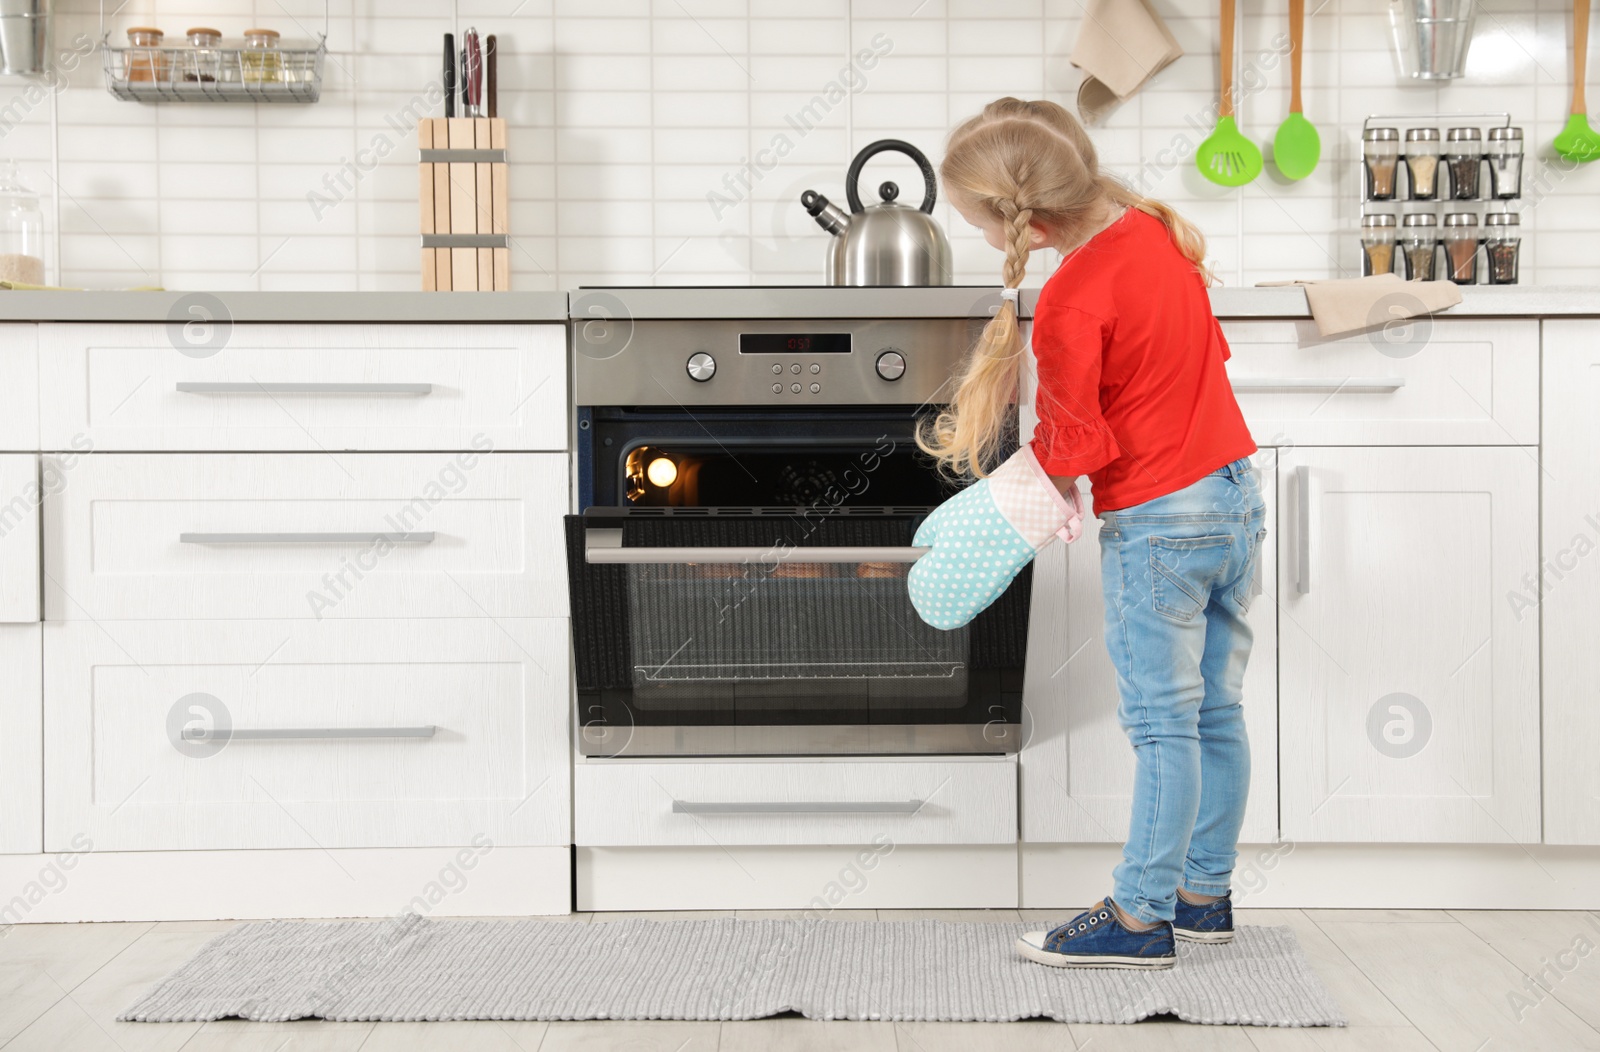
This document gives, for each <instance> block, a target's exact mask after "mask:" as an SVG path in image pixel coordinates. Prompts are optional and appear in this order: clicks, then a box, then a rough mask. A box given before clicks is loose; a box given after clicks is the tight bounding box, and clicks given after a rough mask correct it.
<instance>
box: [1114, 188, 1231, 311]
mask: <svg viewBox="0 0 1600 1052" xmlns="http://www.w3.org/2000/svg"><path fill="white" fill-rule="evenodd" d="M1100 181H1101V184H1102V185H1104V186H1105V189H1106V196H1107V197H1109V198H1110V199H1111V200H1113V201H1115V202H1116V203H1117V204H1119V205H1123V206H1125V207H1127V208H1137V209H1138V210H1139V211H1141V212H1143V213H1145V214H1146V215H1151V216H1154V217H1155V218H1157V219H1159V220H1161V224H1162V225H1163V226H1165V227H1166V228H1167V234H1168V235H1169V236H1170V237H1171V238H1172V243H1173V245H1175V246H1176V247H1177V249H1178V251H1179V253H1181V254H1182V255H1183V258H1184V259H1187V260H1188V261H1189V262H1190V263H1193V264H1194V267H1195V269H1196V270H1198V271H1199V272H1200V278H1201V280H1202V281H1204V282H1205V283H1206V284H1207V285H1214V284H1216V278H1215V276H1214V275H1213V274H1212V273H1211V268H1210V267H1208V266H1206V237H1205V235H1204V234H1202V233H1200V228H1199V227H1197V226H1195V225H1194V224H1193V223H1191V222H1189V221H1188V220H1187V219H1185V218H1183V216H1181V215H1179V214H1178V213H1177V210H1176V209H1174V208H1173V207H1172V206H1171V205H1169V204H1167V203H1166V202H1165V201H1157V200H1156V199H1155V198H1153V197H1145V196H1144V195H1143V194H1141V193H1139V192H1138V191H1137V190H1132V189H1129V188H1128V187H1127V186H1124V185H1123V184H1122V183H1121V182H1120V181H1119V180H1117V179H1115V178H1113V177H1111V176H1109V175H1102V176H1101V177H1100Z"/></svg>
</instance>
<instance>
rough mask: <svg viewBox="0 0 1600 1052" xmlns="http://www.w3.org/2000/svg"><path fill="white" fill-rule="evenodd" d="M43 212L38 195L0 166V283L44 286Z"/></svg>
mask: <svg viewBox="0 0 1600 1052" xmlns="http://www.w3.org/2000/svg"><path fill="white" fill-rule="evenodd" d="M44 258H45V257H44V210H43V209H42V208H40V207H39V195H38V194H36V193H34V192H33V191H32V190H30V189H28V188H27V186H25V185H24V184H23V182H22V180H21V178H20V177H19V176H18V175H17V166H16V165H15V164H12V163H11V162H10V161H5V162H0V280H4V281H14V282H18V283H21V284H24V285H43V284H44V270H45V267H44Z"/></svg>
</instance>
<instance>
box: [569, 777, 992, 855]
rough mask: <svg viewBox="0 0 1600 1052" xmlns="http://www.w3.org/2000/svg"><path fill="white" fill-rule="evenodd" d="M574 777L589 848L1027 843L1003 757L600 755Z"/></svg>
mask: <svg viewBox="0 0 1600 1052" xmlns="http://www.w3.org/2000/svg"><path fill="white" fill-rule="evenodd" d="M573 783H574V820H573V835H574V840H573V842H574V843H575V844H577V845H579V846H588V847H597V846H598V847H621V846H647V847H659V846H668V845H690V844H699V845H706V846H720V845H729V844H738V845H756V844H871V843H875V842H881V841H880V838H883V837H887V838H888V839H889V841H891V842H892V843H894V844H1014V843H1016V840H1017V771H1016V765H1015V764H1014V763H1012V762H1011V761H1010V760H1009V759H1007V758H1004V757H986V758H976V757H975V758H971V759H962V760H929V761H925V762H924V761H902V760H850V759H840V760H815V761H776V762H749V763H739V762H731V761H718V760H696V761H692V762H676V763H640V762H635V761H631V760H599V761H594V760H592V761H589V762H587V763H580V764H578V765H577V767H576V769H575V770H574V772H573Z"/></svg>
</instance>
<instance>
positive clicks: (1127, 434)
mask: <svg viewBox="0 0 1600 1052" xmlns="http://www.w3.org/2000/svg"><path fill="white" fill-rule="evenodd" d="M940 176H941V177H942V179H943V182H944V185H945V192H946V193H947V194H948V195H949V200H950V202H951V204H952V205H953V206H954V207H955V209H956V210H957V211H958V212H960V213H961V215H962V217H963V218H964V219H966V220H967V221H968V222H969V223H971V224H972V225H973V226H975V227H977V228H978V229H979V230H982V231H983V235H984V239H985V240H986V241H988V243H989V244H990V245H992V246H993V247H995V248H997V249H999V250H1001V251H1002V252H1004V253H1005V257H1006V258H1005V265H1004V267H1003V268H1002V271H1001V273H1002V275H1003V276H1004V280H1005V285H1006V288H1007V290H1008V293H1007V295H1006V296H1005V298H1004V299H1003V300H1002V302H1001V307H1000V310H999V313H998V314H997V315H996V316H995V318H994V319H993V320H992V321H991V322H990V323H989V324H988V326H987V328H986V329H985V330H984V333H983V337H982V339H981V340H980V342H979V344H978V346H977V348H976V349H975V350H974V352H973V354H972V357H971V359H970V361H969V363H968V365H967V367H966V369H965V372H964V373H963V375H962V376H961V377H960V380H959V384H958V386H957V387H956V390H955V393H954V397H953V399H952V400H951V402H950V405H949V408H948V409H947V410H946V411H945V412H943V413H941V414H940V415H939V417H938V418H937V419H936V420H935V421H933V422H932V423H931V425H930V426H928V427H926V428H925V429H924V432H923V434H922V435H921V436H920V437H919V442H920V444H921V445H922V446H923V448H924V449H925V450H926V451H927V452H928V453H930V454H932V455H934V456H935V457H937V458H939V460H940V461H941V462H942V463H943V464H944V465H945V466H946V467H948V468H950V469H952V470H954V471H956V472H958V473H961V474H966V475H973V476H977V477H979V478H980V479H984V478H985V476H986V475H988V474H989V472H988V470H987V469H988V468H989V467H990V466H991V465H992V464H993V462H994V460H995V458H996V455H997V453H998V452H999V451H1000V448H1001V446H1002V444H1003V443H1004V442H1005V438H1006V430H1007V428H1008V426H1010V424H1011V413H1010V403H1011V402H1012V401H1013V400H1014V398H1015V396H1016V392H1017V389H1018V380H1019V375H1020V372H1021V368H1022V365H1023V362H1024V353H1025V352H1024V348H1023V346H1022V341H1021V338H1020V334H1019V332H1018V325H1017V314H1016V300H1015V293H1011V292H1009V290H1011V289H1015V288H1016V287H1017V286H1019V285H1020V284H1021V283H1022V278H1023V274H1024V272H1025V271H1026V269H1027V266H1028V257H1029V255H1030V254H1031V253H1032V252H1034V251H1035V250H1037V249H1041V248H1045V247H1051V248H1055V249H1057V250H1058V251H1060V252H1061V253H1062V254H1063V256H1064V257H1065V258H1064V259H1063V260H1062V262H1061V265H1060V266H1059V267H1057V268H1056V270H1055V273H1053V274H1052V275H1051V276H1050V278H1049V280H1047V281H1046V282H1045V284H1044V287H1043V289H1041V290H1040V293H1039V301H1038V306H1037V307H1036V308H1035V311H1034V318H1033V354H1034V359H1035V362H1036V365H1037V392H1036V396H1035V400H1034V406H1035V410H1036V413H1037V416H1038V425H1037V427H1036V429H1035V431H1034V435H1033V440H1032V442H1031V443H1030V444H1029V445H1028V446H1024V447H1023V448H1022V449H1021V450H1019V451H1018V453H1017V455H1016V456H1014V457H1012V458H1011V459H1010V460H1008V461H1007V462H1006V464H1005V465H1004V466H1002V467H1001V468H1000V469H998V470H996V471H995V472H994V473H993V477H992V478H988V479H987V480H986V482H980V483H978V484H976V485H974V486H970V487H967V490H964V491H963V493H962V494H961V495H958V496H957V497H956V498H953V500H952V502H950V503H953V502H954V501H960V500H962V499H963V498H964V497H966V496H967V493H968V491H971V490H975V489H979V488H986V489H988V490H989V491H990V493H989V494H988V495H987V497H985V498H984V499H989V498H992V501H993V503H994V504H995V505H996V506H997V507H998V510H999V512H1000V514H1001V516H1002V517H1004V518H1006V519H1007V520H1008V521H1009V522H1011V523H1012V524H1013V525H1015V526H1016V532H1017V534H1021V535H1022V539H1023V541H1024V542H1025V543H1023V544H1022V545H1021V546H1022V547H1023V548H1029V547H1030V546H1031V548H1032V550H1028V551H1026V552H1025V558H1024V560H1023V562H1024V563H1025V561H1026V558H1031V557H1032V555H1033V551H1036V550H1037V548H1038V547H1042V546H1043V544H1044V543H1048V542H1049V539H1050V536H1051V532H1052V530H1051V527H1054V526H1056V525H1057V524H1063V525H1062V530H1063V532H1062V536H1065V537H1067V538H1068V539H1070V538H1071V536H1074V535H1075V532H1070V531H1069V528H1068V527H1069V525H1071V524H1073V523H1072V515H1071V512H1072V508H1071V507H1070V502H1075V501H1076V500H1077V477H1078V476H1080V475H1087V476H1089V483H1090V487H1091V491H1092V498H1093V504H1094V514H1095V515H1097V516H1098V517H1099V518H1100V521H1101V527H1100V565H1101V577H1102V583H1103V587H1104V591H1105V608H1106V621H1105V629H1106V648H1107V649H1108V650H1109V651H1110V654H1111V660H1112V663H1113V664H1114V665H1115V666H1116V670H1117V688H1118V692H1119V694H1120V695H1121V704H1120V705H1119V707H1118V710H1117V716H1118V719H1119V721H1120V723H1121V725H1122V727H1123V729H1124V730H1125V731H1126V732H1127V735H1128V739H1129V740H1130V741H1131V742H1132V744H1133V750H1134V761H1135V776H1134V788H1133V821H1132V827H1131V829H1130V831H1129V835H1128V841H1127V844H1126V846H1125V847H1124V848H1123V853H1122V862H1121V864H1120V865H1118V866H1117V867H1116V870H1115V872H1114V873H1113V875H1112V889H1111V894H1110V895H1109V896H1108V897H1106V898H1105V899H1103V900H1101V901H1100V902H1099V903H1097V904H1096V905H1095V906H1093V907H1091V908H1090V909H1088V910H1087V911H1085V912H1083V913H1080V914H1079V915H1078V916H1076V917H1074V918H1073V919H1072V920H1071V921H1069V922H1068V923H1066V924H1063V925H1061V926H1060V927H1058V928H1056V929H1054V930H1053V931H1049V932H1031V933H1029V934H1027V935H1025V936H1023V937H1022V938H1021V939H1020V940H1018V943H1017V948H1018V951H1019V952H1020V953H1022V954H1023V955H1024V956H1026V957H1028V958H1029V959H1031V960H1034V961H1038V962H1040V963H1043V964H1051V965H1061V966H1067V965H1081V966H1091V967H1143V968H1167V967H1171V966H1172V965H1173V964H1174V963H1175V962H1176V959H1177V957H1176V953H1175V951H1174V946H1173V938H1174V937H1175V936H1176V937H1177V938H1183V939H1191V940H1196V941H1200V942H1211V943H1216V942H1226V941H1228V940H1229V939H1231V938H1232V937H1233V917H1232V906H1231V903H1230V901H1229V878H1230V876H1231V874H1232V871H1233V864H1234V860H1235V858H1236V856H1237V841H1238V836H1239V827H1240V825H1241V823H1242V822H1243V819H1244V808H1245V797H1246V792H1247V789H1248V788H1249V783H1250V753H1249V747H1248V743H1247V742H1246V739H1245V726H1244V718H1243V711H1242V708H1241V705H1240V697H1241V686H1242V681H1243V677H1244V670H1245V662H1246V661H1247V659H1248V658H1249V656H1250V642H1251V633H1250V626H1249V624H1248V623H1247V622H1246V620H1245V611H1246V609H1247V608H1248V606H1249V604H1250V599H1251V584H1252V582H1253V580H1254V576H1255V569H1256V563H1257V561H1258V559H1259V553H1260V549H1261V541H1262V538H1263V537H1264V536H1265V533H1266V531H1265V530H1264V529H1263V526H1262V523H1263V518H1264V515H1265V508H1264V507H1263V504H1262V500H1261V493H1260V490H1259V487H1258V483H1257V480H1256V475H1255V471H1254V469H1253V468H1252V466H1251V463H1250V460H1249V459H1248V458H1249V456H1250V454H1252V453H1254V452H1255V450H1256V445H1255V443H1254V442H1253V441H1252V440H1251V437H1250V432H1249V430H1248V429H1247V428H1246V426H1245V423H1244V418H1243V416H1242V415H1241V414H1240V412H1239V407H1238V404H1237V403H1236V402H1235V401H1234V397H1233V390H1232V388H1231V387H1230V386H1229V383H1228V376H1227V373H1226V372H1225V370H1224V367H1223V363H1224V362H1225V361H1226V360H1227V358H1228V356H1229V352H1228V345H1227V343H1226V342H1225V341H1224V340H1223V337H1222V332H1221V329H1220V327H1219V326H1218V324H1217V320H1216V318H1215V317H1214V316H1213V315H1212V313H1211V304H1210V300H1209V298H1208V297H1207V294H1206V286H1207V285H1208V284H1210V277H1211V276H1210V274H1209V273H1208V272H1207V270H1206V268H1205V265H1204V263H1203V260H1204V258H1205V240H1204V238H1202V237H1201V235H1200V232H1199V231H1198V230H1196V229H1195V228H1194V227H1193V226H1192V225H1190V224H1189V223H1188V222H1187V221H1185V220H1184V219H1183V218H1181V217H1180V216H1179V215H1178V214H1177V213H1175V212H1174V211H1173V210H1172V209H1171V208H1169V207H1168V206H1166V205H1164V204H1161V203H1159V202H1156V201H1152V200H1149V199H1148V198H1144V197H1141V196H1140V195H1138V194H1136V193H1134V192H1132V191H1131V190H1129V189H1128V188H1127V187H1125V186H1123V185H1122V184H1121V183H1119V182H1117V181H1116V180H1115V179H1113V178H1112V177H1110V176H1108V175H1105V174H1104V173H1102V172H1101V171H1100V168H1099V164H1098V161H1097V158H1096V156H1095V150H1094V146H1093V144H1091V143H1090V141H1089V137H1088V135H1087V134H1086V133H1085V132H1084V130H1083V127H1082V126H1081V125H1080V124H1079V123H1078V122H1077V120H1075V119H1074V118H1073V117H1072V115H1071V114H1069V113H1068V112H1067V111H1066V110H1065V109H1063V108H1062V107H1060V106H1058V105H1056V104H1055V103H1053V102H1043V101H1037V102H1023V101H1020V100H1018V99H1012V98H1005V99H1000V100H998V101H996V102H993V103H990V104H989V105H988V106H986V107H985V108H984V110H983V112H982V113H981V114H980V115H978V116H977V117H974V118H972V119H971V120H969V121H967V122H966V123H964V124H962V125H961V126H960V127H958V128H956V130H955V131H954V132H953V133H952V134H951V136H950V142H949V146H948V149H947V151H946V154H945V158H944V163H943V164H942V165H941V166H940ZM1018 460H1022V461H1025V462H1030V463H1031V464H1032V469H1031V470H1023V469H1022V468H1015V467H1014V463H1013V462H1016V461H1018ZM1039 469H1042V470H1039ZM1030 475H1031V476H1032V477H1033V478H1034V479H1035V480H1036V481H1035V482H1034V486H1035V488H1036V489H1037V490H1039V491H1049V490H1050V487H1051V485H1053V486H1054V489H1055V491H1056V492H1048V493H1047V494H1042V493H1040V492H1035V493H1028V494H1024V495H1023V496H1019V494H1022V493H1023V491H1022V490H1021V489H1019V488H1018V487H1019V484H1020V480H1023V479H1027V478H1029V477H1030ZM1046 476H1048V482H1046V480H1045V479H1046ZM1007 480H1009V481H1007ZM986 483H993V485H987V484H986ZM1062 495H1065V496H1066V498H1067V503H1066V504H1065V505H1064V506H1063V508H1062V511H1061V513H1060V514H1059V515H1056V517H1055V518H1053V519H1051V521H1050V522H1049V523H1047V524H1046V525H1045V526H1044V527H1043V528H1042V532H1041V530H1040V529H1039V528H1035V529H1034V532H1033V535H1032V536H1031V537H1030V536H1029V534H1028V529H1027V528H1026V527H1025V526H1024V525H1022V524H1023V523H1025V522H1034V523H1035V524H1036V523H1037V520H1038V519H1039V518H1040V515H1041V514H1042V509H1045V508H1046V507H1047V506H1048V502H1049V501H1055V502H1057V503H1062V502H1061V497H1062ZM975 499H978V498H977V497H974V498H971V499H970V500H969V501H968V504H967V505H966V507H967V510H968V512H970V510H971V508H972V504H971V500H975ZM1025 499H1032V500H1034V501H1035V502H1036V503H1035V504H1034V513H1033V514H1031V515H1029V514H1019V513H1017V512H1015V511H1014V509H1015V508H1016V507H1018V506H1020V505H1019V504H1018V502H1019V501H1023V500H1025ZM1008 503H1009V505H1010V506H1009V507H1008ZM949 506H950V504H949V503H947V505H946V507H949ZM944 510H945V509H944V508H941V509H939V510H938V511H936V512H935V513H934V514H933V515H932V516H930V517H929V522H930V523H931V524H932V526H930V528H929V530H928V538H929V540H930V541H931V542H932V546H933V548H934V551H933V552H930V553H929V555H927V556H924V558H923V560H922V561H919V563H918V564H917V571H915V572H919V573H923V581H922V586H924V587H926V585H927V582H928V579H929V578H930V577H937V578H939V579H940V580H941V581H943V580H945V579H949V580H952V581H955V580H960V579H962V577H963V575H962V573H961V570H967V569H976V565H975V560H978V559H980V558H981V557H980V556H974V555H971V554H970V552H971V551H973V550H974V544H981V543H983V542H981V541H979V542H973V541H954V540H951V539H950V538H951V536H952V535H953V534H954V533H956V532H957V531H956V530H953V529H952V526H953V525H954V522H953V521H952V520H951V518H950V517H949V516H948V515H947V516H943V517H941V515H940V513H941V512H943V511H944ZM968 521H971V520H970V519H965V518H964V519H963V520H961V522H962V524H963V525H965V524H966V522H968ZM941 534H942V535H941ZM920 536H921V535H920V534H919V538H920ZM1013 536H1014V535H1013ZM917 543H919V544H921V543H923V540H921V539H919V540H918V542H917ZM936 553H937V554H939V556H940V558H941V559H942V560H944V562H942V563H930V564H929V569H928V570H927V571H926V572H924V571H923V565H922V564H923V562H925V561H927V560H928V559H930V558H932V557H933V555H934V554H936ZM986 554H987V555H989V556H990V557H992V555H993V553H986ZM963 560H966V562H965V563H963V562H962V561H963ZM957 564H960V566H959V569H956V570H955V571H954V572H946V571H949V570H951V569H952V567H955V566H956V565H957ZM1019 568H1020V567H1019ZM983 572H984V571H983V570H978V574H980V575H981V574H982V573H983ZM1011 572H1013V573H1014V571H1011ZM964 576H965V577H966V578H970V577H973V576H974V574H973V573H970V572H969V573H966V574H965V575H964ZM1003 583H1004V582H1001V585H1002V586H1003ZM918 587H919V583H918V582H917V581H914V582H913V598H914V599H920V598H921V597H922V595H923V593H919V592H918V591H917V590H916V589H917V588H918ZM936 587H937V585H936ZM989 590H990V591H992V590H993V589H992V588H991V589H989ZM987 594H988V593H987V592H985V593H984V596H980V597H979V598H978V600H977V601H978V602H983V601H986V600H985V597H986V596H987ZM926 601H927V602H929V603H930V605H931V603H932V601H931V600H926ZM921 606H922V602H919V609H921ZM963 616H965V615H963ZM1074 701H1075V702H1077V701H1081V699H1074Z"/></svg>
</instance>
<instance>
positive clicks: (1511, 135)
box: [1489, 128, 1522, 142]
mask: <svg viewBox="0 0 1600 1052" xmlns="http://www.w3.org/2000/svg"><path fill="white" fill-rule="evenodd" d="M1520 138H1522V129H1521V128H1490V129H1489V141H1490V142H1498V141H1503V140H1505V139H1520Z"/></svg>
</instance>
